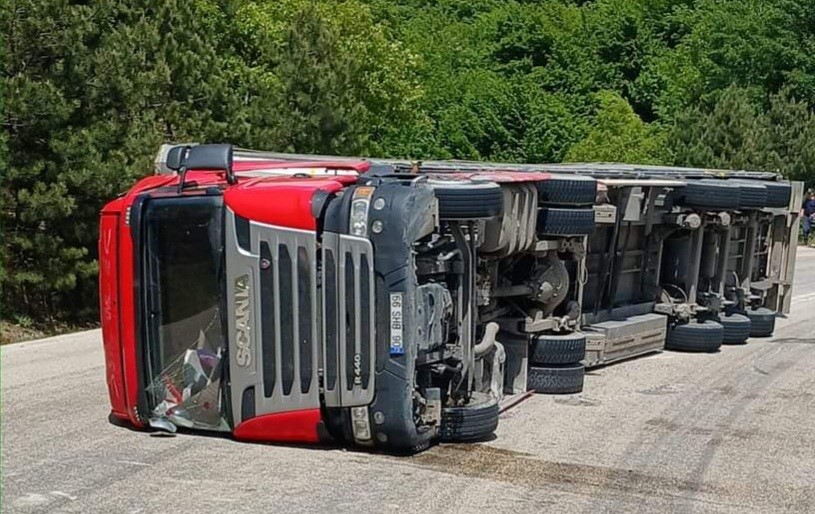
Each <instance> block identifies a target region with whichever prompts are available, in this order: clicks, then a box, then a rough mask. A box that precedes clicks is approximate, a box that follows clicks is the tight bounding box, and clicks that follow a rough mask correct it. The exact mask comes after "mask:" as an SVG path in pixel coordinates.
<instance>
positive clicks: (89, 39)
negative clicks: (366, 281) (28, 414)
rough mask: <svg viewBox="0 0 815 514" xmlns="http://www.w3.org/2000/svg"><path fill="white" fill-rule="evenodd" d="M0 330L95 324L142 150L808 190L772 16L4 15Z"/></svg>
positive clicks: (224, 10)
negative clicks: (113, 215) (670, 170)
mask: <svg viewBox="0 0 815 514" xmlns="http://www.w3.org/2000/svg"><path fill="white" fill-rule="evenodd" d="M0 25H2V37H3V45H2V48H3V50H2V52H3V53H2V62H3V71H2V104H0V109H3V116H2V120H3V132H2V133H0V148H2V150H0V170H2V177H3V189H2V226H3V230H2V238H3V244H2V252H3V253H2V267H1V268H0V284H1V285H2V316H3V318H4V319H10V320H12V321H16V322H18V323H53V322H58V321H73V322H75V321H82V320H92V319H95V317H96V309H97V306H96V270H97V264H96V250H95V245H96V236H97V232H96V224H97V213H98V210H99V208H100V207H101V205H102V204H103V203H104V202H105V201H106V200H107V199H110V198H112V197H114V196H115V195H117V194H118V193H120V192H122V191H124V190H126V189H127V188H128V187H129V186H130V185H131V184H132V183H133V182H134V181H135V180H137V179H138V178H139V177H141V176H143V175H145V174H148V173H150V172H151V170H152V168H151V160H152V158H153V155H154V153H155V151H156V150H157V148H158V146H159V144H160V143H162V142H168V141H169V142H172V141H202V142H221V141H226V142H232V143H234V144H236V145H240V146H243V147H251V148H258V149H270V150H276V151H296V152H303V153H309V152H319V153H341V154H359V155H371V156H374V155H376V156H400V157H420V158H431V157H433V158H450V157H455V158H464V159H491V160H504V161H525V162H547V161H548V162H551V161H562V160H569V161H589V160H603V161H612V160H613V161H627V162H639V163H666V164H679V165H699V166H708V167H727V168H747V169H761V170H777V171H780V172H781V173H783V174H785V175H787V176H789V177H790V178H794V179H800V180H806V181H808V182H809V183H812V182H815V118H813V113H812V108H813V107H814V106H813V105H811V104H810V103H808V102H809V101H815V100H812V99H815V9H813V8H812V4H811V3H810V2H805V1H800V0H797V1H792V0H747V1H721V0H695V1H694V0H680V1H670V0H596V1H577V0H575V1H568V0H526V1H524V0H344V1H337V0H258V1H250V0H189V1H178V0H139V1H127V0H84V1H72V0H5V2H3V4H2V6H0Z"/></svg>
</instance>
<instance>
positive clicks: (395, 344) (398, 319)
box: [390, 293, 405, 355]
mask: <svg viewBox="0 0 815 514" xmlns="http://www.w3.org/2000/svg"><path fill="white" fill-rule="evenodd" d="M390 300H391V301H390V304H391V344H390V351H391V355H403V354H404V353H405V345H404V340H403V339H402V293H391V297H390Z"/></svg>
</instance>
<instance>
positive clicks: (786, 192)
mask: <svg viewBox="0 0 815 514" xmlns="http://www.w3.org/2000/svg"><path fill="white" fill-rule="evenodd" d="M763 184H764V187H765V188H767V207H789V205H790V196H791V195H792V187H790V185H789V183H787V182H764V183H763Z"/></svg>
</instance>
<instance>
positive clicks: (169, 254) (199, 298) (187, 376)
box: [143, 195, 228, 430]
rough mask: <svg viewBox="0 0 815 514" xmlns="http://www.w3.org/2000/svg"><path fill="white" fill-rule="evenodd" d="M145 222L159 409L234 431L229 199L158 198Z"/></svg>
mask: <svg viewBox="0 0 815 514" xmlns="http://www.w3.org/2000/svg"><path fill="white" fill-rule="evenodd" d="M143 220H144V225H143V227H144V230H145V232H144V233H145V239H144V242H145V249H144V253H143V255H144V258H145V268H144V271H145V273H144V278H145V286H146V287H145V291H144V293H145V305H146V328H147V331H146V332H147V338H146V361H147V363H148V373H149V377H148V378H149V380H148V381H147V383H148V386H147V390H148V393H149V394H148V396H149V398H150V407H151V409H152V410H153V412H152V414H153V415H154V416H155V417H157V418H162V419H166V420H169V421H171V422H172V423H174V424H176V425H181V426H194V427H196V428H210V429H216V430H220V429H228V427H227V426H226V423H225V421H224V416H223V409H222V396H221V390H220V388H221V375H222V370H223V364H222V362H223V361H224V360H225V358H226V338H225V337H224V329H223V324H222V319H221V308H222V302H221V299H222V295H221V286H220V282H221V279H222V271H223V265H224V259H223V245H224V243H223V200H222V197H221V196H214V195H200V196H187V197H174V198H155V199H151V200H150V201H148V202H147V204H146V207H145V212H144V217H143Z"/></svg>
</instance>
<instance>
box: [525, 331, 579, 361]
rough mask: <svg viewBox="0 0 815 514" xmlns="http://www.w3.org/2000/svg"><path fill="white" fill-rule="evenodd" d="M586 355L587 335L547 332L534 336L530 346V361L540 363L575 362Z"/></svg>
mask: <svg viewBox="0 0 815 514" xmlns="http://www.w3.org/2000/svg"><path fill="white" fill-rule="evenodd" d="M585 357H586V336H584V335H583V334H580V333H577V332H575V333H573V334H557V335H554V334H551V335H550V334H546V335H539V336H537V337H533V339H532V342H531V344H530V346H529V362H530V363H531V364H532V365H533V366H535V365H538V364H542V365H547V364H575V363H578V362H580V361H581V360H583V359H584V358H585Z"/></svg>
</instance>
